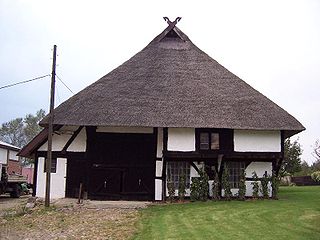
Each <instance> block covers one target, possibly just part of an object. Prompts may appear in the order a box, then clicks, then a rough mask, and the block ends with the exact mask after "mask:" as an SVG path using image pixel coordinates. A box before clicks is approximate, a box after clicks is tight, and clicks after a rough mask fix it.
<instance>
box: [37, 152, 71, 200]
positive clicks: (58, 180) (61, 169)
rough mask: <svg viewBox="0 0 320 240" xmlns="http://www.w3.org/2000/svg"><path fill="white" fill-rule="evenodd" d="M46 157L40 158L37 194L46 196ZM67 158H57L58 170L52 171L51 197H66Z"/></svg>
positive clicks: (42, 196)
mask: <svg viewBox="0 0 320 240" xmlns="http://www.w3.org/2000/svg"><path fill="white" fill-rule="evenodd" d="M44 160H45V159H44V158H43V157H39V158H38V176H37V192H36V196H37V197H41V198H44V197H45V192H46V173H45V172H44ZM66 166H67V159H66V158H58V159H57V171H56V173H51V182H50V198H51V199H55V198H64V197H65V191H66V173H67V167H66Z"/></svg>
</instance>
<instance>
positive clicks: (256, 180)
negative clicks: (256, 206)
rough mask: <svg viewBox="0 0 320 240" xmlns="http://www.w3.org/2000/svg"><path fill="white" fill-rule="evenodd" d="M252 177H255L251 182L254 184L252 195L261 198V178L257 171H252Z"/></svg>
mask: <svg viewBox="0 0 320 240" xmlns="http://www.w3.org/2000/svg"><path fill="white" fill-rule="evenodd" d="M252 178H253V182H252V183H251V185H252V190H253V192H252V197H253V198H255V199H257V198H259V178H258V175H257V173H256V172H253V173H252Z"/></svg>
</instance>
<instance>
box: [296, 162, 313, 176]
mask: <svg viewBox="0 0 320 240" xmlns="http://www.w3.org/2000/svg"><path fill="white" fill-rule="evenodd" d="M311 173H312V168H311V166H309V164H308V163H307V162H306V161H302V163H301V171H300V172H298V173H296V174H295V176H309V175H310V174H311Z"/></svg>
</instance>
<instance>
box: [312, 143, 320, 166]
mask: <svg viewBox="0 0 320 240" xmlns="http://www.w3.org/2000/svg"><path fill="white" fill-rule="evenodd" d="M312 155H313V156H314V157H315V159H316V160H317V161H319V160H320V141H319V139H318V140H317V141H316V142H315V143H314V146H313V154H312Z"/></svg>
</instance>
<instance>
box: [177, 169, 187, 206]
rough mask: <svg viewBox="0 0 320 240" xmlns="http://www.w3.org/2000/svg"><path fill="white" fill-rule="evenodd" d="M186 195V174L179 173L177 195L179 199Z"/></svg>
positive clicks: (181, 199)
mask: <svg viewBox="0 0 320 240" xmlns="http://www.w3.org/2000/svg"><path fill="white" fill-rule="evenodd" d="M185 195H186V176H185V175H184V174H181V176H180V178H179V188H178V196H179V200H180V201H183V200H184V197H185Z"/></svg>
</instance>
